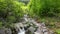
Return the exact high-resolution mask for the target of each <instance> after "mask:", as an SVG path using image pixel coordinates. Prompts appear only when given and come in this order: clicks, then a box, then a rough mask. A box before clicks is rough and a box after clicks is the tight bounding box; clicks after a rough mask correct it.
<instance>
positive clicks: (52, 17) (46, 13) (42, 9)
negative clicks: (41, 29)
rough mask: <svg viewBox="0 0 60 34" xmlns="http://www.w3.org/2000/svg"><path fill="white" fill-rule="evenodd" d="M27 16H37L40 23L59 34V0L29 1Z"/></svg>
mask: <svg viewBox="0 0 60 34" xmlns="http://www.w3.org/2000/svg"><path fill="white" fill-rule="evenodd" d="M28 8H29V9H28V10H29V12H28V13H29V15H30V16H32V17H35V16H38V17H39V18H40V19H39V18H38V19H39V20H40V21H41V22H45V24H46V25H47V26H48V27H49V28H50V29H51V28H52V29H53V30H54V31H56V32H58V34H60V33H59V32H60V29H59V28H60V26H59V24H60V20H59V19H60V0H38V1H37V0H30V2H29V4H28Z"/></svg>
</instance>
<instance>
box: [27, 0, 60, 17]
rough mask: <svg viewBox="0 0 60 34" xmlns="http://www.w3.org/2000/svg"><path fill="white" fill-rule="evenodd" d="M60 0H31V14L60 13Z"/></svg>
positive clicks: (54, 14) (49, 15)
mask: <svg viewBox="0 0 60 34" xmlns="http://www.w3.org/2000/svg"><path fill="white" fill-rule="evenodd" d="M59 3H60V0H38V1H37V0H30V3H29V5H28V6H29V14H30V13H32V14H35V15H37V16H40V17H43V16H48V17H53V16H57V14H58V13H60V4H59Z"/></svg>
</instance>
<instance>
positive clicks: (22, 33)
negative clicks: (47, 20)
mask: <svg viewBox="0 0 60 34" xmlns="http://www.w3.org/2000/svg"><path fill="white" fill-rule="evenodd" d="M0 34H54V32H53V31H52V30H49V28H47V27H46V26H45V24H44V22H42V23H40V22H37V21H36V20H35V19H32V18H29V17H28V16H27V15H24V17H23V18H22V19H21V21H20V22H19V23H15V24H14V28H13V29H10V28H1V29H0Z"/></svg>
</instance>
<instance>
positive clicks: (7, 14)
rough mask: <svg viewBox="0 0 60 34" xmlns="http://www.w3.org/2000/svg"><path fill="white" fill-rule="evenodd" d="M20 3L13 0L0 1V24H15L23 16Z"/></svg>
mask: <svg viewBox="0 0 60 34" xmlns="http://www.w3.org/2000/svg"><path fill="white" fill-rule="evenodd" d="M22 11H23V10H22V9H21V3H20V2H18V1H15V0H0V22H1V23H2V24H5V23H7V24H8V23H16V22H18V21H19V20H20V18H21V17H22V16H23V12H22Z"/></svg>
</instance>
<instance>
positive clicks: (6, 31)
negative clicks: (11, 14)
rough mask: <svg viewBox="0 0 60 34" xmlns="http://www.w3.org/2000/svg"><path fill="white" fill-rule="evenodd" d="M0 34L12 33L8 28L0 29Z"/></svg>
mask: <svg viewBox="0 0 60 34" xmlns="http://www.w3.org/2000/svg"><path fill="white" fill-rule="evenodd" d="M0 34H12V31H11V29H9V28H0Z"/></svg>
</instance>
